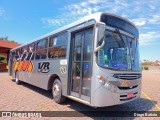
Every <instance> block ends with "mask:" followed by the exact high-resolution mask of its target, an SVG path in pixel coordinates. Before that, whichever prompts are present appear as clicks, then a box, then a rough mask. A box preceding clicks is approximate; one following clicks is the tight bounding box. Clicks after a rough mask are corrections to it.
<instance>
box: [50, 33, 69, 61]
mask: <svg viewBox="0 0 160 120" xmlns="http://www.w3.org/2000/svg"><path fill="white" fill-rule="evenodd" d="M62 35H65V37H64V38H65V39H66V42H65V43H64V44H60V45H53V43H54V41H53V42H52V46H51V45H50V44H51V39H52V38H57V41H58V38H61V36H62ZM48 43H49V47H48V59H65V58H66V57H67V47H68V33H67V31H65V32H62V33H60V34H57V35H53V36H50V38H49V42H48ZM58 47H65V48H66V52H65V57H62V55H60V57H56V58H51V57H50V55H49V54H50V50H51V49H53V48H58Z"/></svg>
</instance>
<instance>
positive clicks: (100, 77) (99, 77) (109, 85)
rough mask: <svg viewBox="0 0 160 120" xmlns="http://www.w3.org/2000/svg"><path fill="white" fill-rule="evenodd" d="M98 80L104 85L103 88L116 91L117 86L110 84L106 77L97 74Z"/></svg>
mask: <svg viewBox="0 0 160 120" xmlns="http://www.w3.org/2000/svg"><path fill="white" fill-rule="evenodd" d="M97 77H98V79H99V82H101V83H102V85H103V86H104V87H105V89H107V90H109V91H111V92H117V87H116V86H114V85H112V84H110V83H109V82H108V81H107V79H105V78H104V77H103V76H100V75H97Z"/></svg>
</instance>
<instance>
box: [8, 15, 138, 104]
mask: <svg viewBox="0 0 160 120" xmlns="http://www.w3.org/2000/svg"><path fill="white" fill-rule="evenodd" d="M138 39H139V32H138V30H137V28H136V26H135V25H134V24H133V23H131V22H130V21H128V20H126V19H124V18H122V17H119V16H117V15H113V14H109V13H95V14H92V15H89V16H86V17H84V18H82V19H80V20H78V21H76V22H73V23H71V24H69V25H67V26H65V27H62V28H60V29H58V30H55V31H53V32H51V33H48V34H46V35H44V36H42V37H40V38H37V39H35V40H34V41H33V42H29V43H27V44H24V45H21V46H19V47H17V48H15V49H12V50H11V51H10V59H9V75H10V77H11V79H13V80H14V81H15V82H16V83H17V84H19V83H20V82H22V81H23V82H26V83H29V84H32V85H34V86H37V87H40V88H43V89H45V90H51V89H52V93H53V98H54V100H55V102H56V103H62V102H63V101H64V100H65V98H66V97H67V98H70V99H73V100H76V101H78V102H81V103H84V104H87V105H90V106H93V107H103V106H111V105H116V104H122V103H125V102H128V101H132V100H135V99H136V98H139V97H140V94H141V66H140V60H139V42H138Z"/></svg>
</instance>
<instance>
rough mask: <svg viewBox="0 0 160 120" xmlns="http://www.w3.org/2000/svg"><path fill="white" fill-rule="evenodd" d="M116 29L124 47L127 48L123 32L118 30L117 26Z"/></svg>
mask: <svg viewBox="0 0 160 120" xmlns="http://www.w3.org/2000/svg"><path fill="white" fill-rule="evenodd" d="M115 30H116V32H117V33H118V35H119V37H120V39H121V41H122V42H123V45H124V48H125V49H126V48H127V47H126V44H125V42H124V39H123V37H122V35H121V33H120V32H119V30H118V29H117V28H116V29H115Z"/></svg>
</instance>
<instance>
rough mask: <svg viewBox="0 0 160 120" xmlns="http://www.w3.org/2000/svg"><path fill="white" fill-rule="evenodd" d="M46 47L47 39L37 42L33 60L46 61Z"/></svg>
mask: <svg viewBox="0 0 160 120" xmlns="http://www.w3.org/2000/svg"><path fill="white" fill-rule="evenodd" d="M47 45H48V39H47V38H46V39H43V40H40V41H39V42H37V46H36V56H35V59H37V60H38V59H46V58H47Z"/></svg>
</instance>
